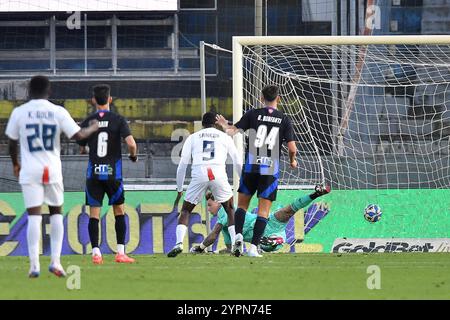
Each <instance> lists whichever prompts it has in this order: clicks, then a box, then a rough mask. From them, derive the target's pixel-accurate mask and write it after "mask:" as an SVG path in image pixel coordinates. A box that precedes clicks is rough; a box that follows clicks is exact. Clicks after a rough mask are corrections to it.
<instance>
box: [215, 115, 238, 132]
mask: <svg viewBox="0 0 450 320" xmlns="http://www.w3.org/2000/svg"><path fill="white" fill-rule="evenodd" d="M216 120H217V121H216V124H218V125H219V126H221V127H222V129H223V131H225V133H226V134H228V135H229V136H234V135H235V134H236V133H238V132H239V129H238V128H237V127H236V126H234V125H230V124H229V123H228V120H227V119H225V117H224V116H222V115H221V114H219V115H217V117H216Z"/></svg>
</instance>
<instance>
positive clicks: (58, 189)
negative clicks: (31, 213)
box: [21, 182, 64, 208]
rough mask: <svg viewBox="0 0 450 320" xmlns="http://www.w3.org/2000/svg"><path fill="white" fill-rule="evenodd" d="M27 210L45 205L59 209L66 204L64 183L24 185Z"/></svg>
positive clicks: (23, 191)
mask: <svg viewBox="0 0 450 320" xmlns="http://www.w3.org/2000/svg"><path fill="white" fill-rule="evenodd" d="M21 186H22V194H23V200H24V202H25V208H34V207H39V206H42V205H43V204H44V203H45V204H48V205H49V206H51V207H59V206H62V205H63V203H64V185H63V183H62V182H58V183H51V184H45V185H44V184H42V183H32V184H22V185H21Z"/></svg>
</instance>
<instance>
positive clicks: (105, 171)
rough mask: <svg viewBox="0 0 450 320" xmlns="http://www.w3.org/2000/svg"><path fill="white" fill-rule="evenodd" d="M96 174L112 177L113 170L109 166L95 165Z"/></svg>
mask: <svg viewBox="0 0 450 320" xmlns="http://www.w3.org/2000/svg"><path fill="white" fill-rule="evenodd" d="M94 174H96V175H101V176H104V175H108V176H110V175H112V174H113V168H112V167H111V166H110V165H109V164H96V165H94Z"/></svg>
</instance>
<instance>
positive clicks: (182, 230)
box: [177, 224, 187, 243]
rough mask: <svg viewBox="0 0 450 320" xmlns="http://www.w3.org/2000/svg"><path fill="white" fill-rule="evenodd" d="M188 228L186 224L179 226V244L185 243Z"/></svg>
mask: <svg viewBox="0 0 450 320" xmlns="http://www.w3.org/2000/svg"><path fill="white" fill-rule="evenodd" d="M186 231H187V226H185V225H184V224H179V225H177V243H180V242H181V243H183V239H184V236H185V235H186Z"/></svg>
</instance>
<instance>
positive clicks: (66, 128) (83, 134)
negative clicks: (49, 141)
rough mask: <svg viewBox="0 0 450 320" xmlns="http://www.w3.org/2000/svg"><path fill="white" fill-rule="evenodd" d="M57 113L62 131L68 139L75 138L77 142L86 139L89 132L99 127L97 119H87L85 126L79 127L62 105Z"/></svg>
mask: <svg viewBox="0 0 450 320" xmlns="http://www.w3.org/2000/svg"><path fill="white" fill-rule="evenodd" d="M58 115H59V122H60V126H61V130H62V132H64V134H65V135H66V136H67V137H68V138H69V139H72V140H75V141H77V142H78V141H82V140H86V139H87V138H89V136H90V135H91V134H93V133H94V132H96V131H97V130H98V128H99V127H98V121H97V120H91V121H89V123H86V125H85V127H83V128H81V127H79V126H78V124H77V123H76V122H75V120H73V119H72V117H71V116H70V114H69V112H68V111H67V110H66V109H64V108H62V107H61V109H60V111H59V112H58ZM85 121H87V120H85ZM83 123H84V121H83Z"/></svg>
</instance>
